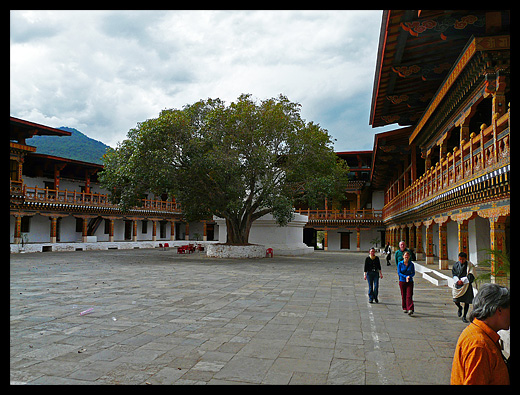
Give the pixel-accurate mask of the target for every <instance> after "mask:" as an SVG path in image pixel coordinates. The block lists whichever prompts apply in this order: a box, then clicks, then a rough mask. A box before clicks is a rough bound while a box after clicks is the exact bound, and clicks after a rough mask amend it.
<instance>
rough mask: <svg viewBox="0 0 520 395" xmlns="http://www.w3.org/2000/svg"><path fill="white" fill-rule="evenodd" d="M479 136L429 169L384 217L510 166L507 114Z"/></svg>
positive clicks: (391, 204)
mask: <svg viewBox="0 0 520 395" xmlns="http://www.w3.org/2000/svg"><path fill="white" fill-rule="evenodd" d="M480 129H481V132H480V133H479V134H475V133H471V135H470V138H469V141H466V142H463V144H462V146H461V147H455V148H454V149H453V153H451V152H448V153H447V155H446V157H445V158H443V159H442V160H440V161H439V162H438V163H436V165H435V166H432V167H431V168H430V169H428V170H427V171H426V172H425V173H424V174H423V175H422V176H421V177H419V178H418V179H417V180H415V181H414V182H413V183H412V184H411V185H409V186H408V187H407V188H406V189H404V191H402V192H401V193H399V194H398V195H397V196H395V197H394V198H393V199H392V200H391V201H390V202H388V203H387V204H386V205H385V207H384V208H383V218H384V219H385V220H386V219H387V218H391V217H394V216H396V215H399V214H400V213H403V212H405V211H407V210H409V209H411V208H413V207H415V206H419V205H421V204H423V203H425V202H426V201H428V200H431V199H433V198H435V197H436V196H438V195H441V194H443V193H445V192H448V191H450V190H452V189H454V188H457V187H459V186H461V185H463V184H465V183H467V182H468V181H472V180H475V179H477V178H478V177H481V176H483V175H486V174H489V173H492V172H493V171H495V170H498V169H501V168H503V167H504V166H506V165H508V164H509V160H510V147H509V144H510V142H509V111H508V112H506V113H505V114H504V115H502V116H501V117H500V118H498V119H496V120H493V124H492V125H490V126H487V125H485V124H482V126H481V128H480Z"/></svg>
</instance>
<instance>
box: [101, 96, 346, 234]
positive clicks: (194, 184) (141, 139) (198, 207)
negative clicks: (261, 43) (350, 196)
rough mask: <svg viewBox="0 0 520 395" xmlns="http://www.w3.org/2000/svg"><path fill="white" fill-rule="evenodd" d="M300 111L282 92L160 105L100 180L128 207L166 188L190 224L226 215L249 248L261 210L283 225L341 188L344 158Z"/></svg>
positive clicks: (111, 155)
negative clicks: (300, 205) (298, 207)
mask: <svg viewBox="0 0 520 395" xmlns="http://www.w3.org/2000/svg"><path fill="white" fill-rule="evenodd" d="M300 108H301V105H300V104H298V103H293V102H291V101H289V100H288V98H287V97H285V96H283V95H280V96H279V97H277V98H271V99H267V100H262V101H260V102H256V101H255V100H253V99H252V97H251V95H248V94H243V95H241V96H239V97H238V99H237V101H236V102H232V103H231V104H229V105H226V104H225V103H224V101H222V100H220V99H207V100H200V101H198V102H196V103H194V104H190V105H186V106H184V107H183V108H182V109H180V110H179V109H168V110H163V111H162V112H161V113H160V115H159V117H158V118H153V119H148V120H146V121H144V122H141V123H138V124H137V127H136V128H134V129H131V130H130V131H129V132H128V135H127V139H126V140H124V141H123V142H121V143H119V144H118V146H117V148H116V149H115V150H110V151H109V152H107V154H106V155H105V156H104V165H105V168H104V171H103V172H102V173H100V180H101V183H102V185H103V186H104V187H106V188H107V189H109V190H111V191H114V192H113V194H112V199H113V200H114V201H117V202H118V203H119V204H120V205H121V206H122V207H123V208H129V207H132V206H136V205H139V204H140V199H141V197H142V195H143V193H146V192H153V193H155V194H156V195H159V194H162V193H165V192H167V193H168V194H169V195H170V196H175V198H176V200H177V201H178V202H179V203H180V204H181V207H182V211H183V215H184V217H185V219H186V220H187V221H192V220H200V219H208V218H211V216H213V215H216V216H218V217H221V218H224V219H225V220H226V225H227V242H228V243H232V244H246V243H247V242H248V238H249V230H250V228H251V224H252V223H253V221H255V220H256V219H258V218H260V217H261V216H263V215H265V214H268V213H272V215H273V217H274V218H275V220H276V221H277V223H278V224H279V225H281V226H283V225H286V224H287V223H288V222H290V221H291V219H292V216H293V211H294V210H293V207H294V205H295V203H297V202H307V203H308V204H309V205H310V206H316V205H317V204H318V202H319V201H321V200H322V199H323V198H324V197H329V198H334V197H340V196H342V195H343V193H344V190H345V183H346V180H347V173H348V168H347V166H346V163H345V162H344V161H342V160H340V159H339V158H338V157H337V156H336V155H335V153H334V151H333V148H332V146H333V144H332V139H331V136H330V135H329V134H328V132H327V130H325V129H323V128H321V127H320V126H319V125H318V124H315V123H313V122H306V121H305V120H303V119H302V118H301V116H300Z"/></svg>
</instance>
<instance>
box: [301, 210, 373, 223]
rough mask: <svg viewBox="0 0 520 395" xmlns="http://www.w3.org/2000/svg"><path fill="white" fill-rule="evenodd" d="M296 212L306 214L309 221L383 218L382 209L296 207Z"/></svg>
mask: <svg viewBox="0 0 520 395" xmlns="http://www.w3.org/2000/svg"><path fill="white" fill-rule="evenodd" d="M298 214H302V215H307V216H308V217H309V221H317V220H321V221H341V220H350V221H364V220H376V221H381V220H382V219H383V210H372V209H362V210H347V209H343V210H311V209H307V210H305V209H303V210H302V209H298Z"/></svg>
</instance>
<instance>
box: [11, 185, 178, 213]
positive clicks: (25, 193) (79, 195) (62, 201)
mask: <svg viewBox="0 0 520 395" xmlns="http://www.w3.org/2000/svg"><path fill="white" fill-rule="evenodd" d="M11 196H16V198H18V199H20V198H21V199H22V201H23V202H38V203H47V204H57V205H60V206H61V207H62V208H63V207H64V206H84V207H89V208H113V209H119V206H118V205H117V204H114V203H111V202H110V199H109V197H108V195H104V194H99V193H87V192H77V191H68V190H66V189H65V190H60V189H48V188H39V187H28V186H26V185H25V184H21V183H20V182H16V181H14V182H13V181H11ZM134 209H136V210H149V211H158V212H165V213H180V212H181V209H180V205H179V204H178V203H176V202H168V201H163V200H150V199H143V205H142V206H140V207H135V208H134Z"/></svg>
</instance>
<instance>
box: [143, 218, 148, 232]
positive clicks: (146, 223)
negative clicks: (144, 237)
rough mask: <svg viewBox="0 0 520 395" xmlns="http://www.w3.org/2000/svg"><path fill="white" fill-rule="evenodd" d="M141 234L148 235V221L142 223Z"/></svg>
mask: <svg viewBox="0 0 520 395" xmlns="http://www.w3.org/2000/svg"><path fill="white" fill-rule="evenodd" d="M141 233H143V234H144V233H148V221H147V220H145V221H141Z"/></svg>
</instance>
